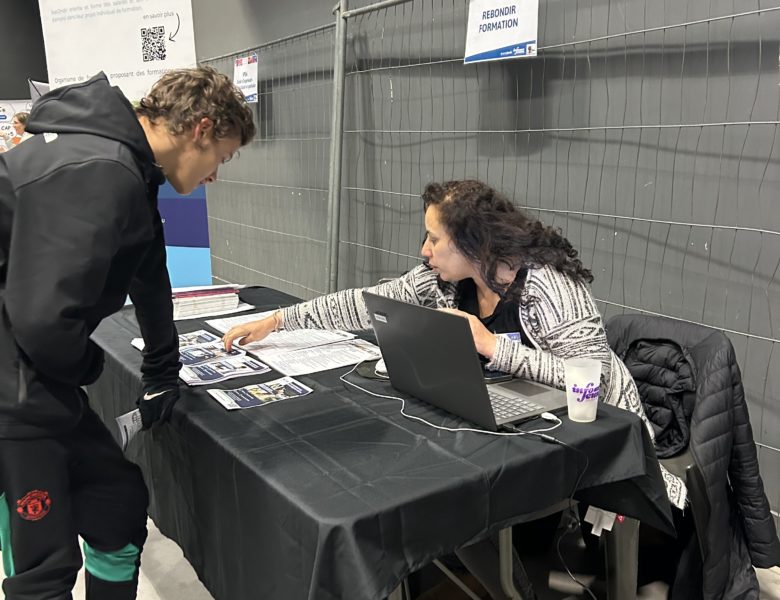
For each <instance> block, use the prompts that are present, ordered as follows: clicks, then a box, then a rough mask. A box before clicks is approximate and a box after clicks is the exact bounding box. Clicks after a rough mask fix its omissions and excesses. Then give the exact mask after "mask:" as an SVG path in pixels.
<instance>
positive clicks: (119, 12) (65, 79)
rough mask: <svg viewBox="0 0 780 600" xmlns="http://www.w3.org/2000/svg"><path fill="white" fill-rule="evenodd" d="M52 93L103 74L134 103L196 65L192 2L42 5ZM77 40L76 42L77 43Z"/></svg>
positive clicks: (56, 1)
mask: <svg viewBox="0 0 780 600" xmlns="http://www.w3.org/2000/svg"><path fill="white" fill-rule="evenodd" d="M39 5H40V11H41V24H42V26H43V37H44V42H45V46H46V64H47V67H48V71H49V83H50V84H51V87H52V89H53V88H57V87H61V86H63V85H69V84H72V83H78V82H81V81H85V80H86V79H89V78H90V77H92V76H93V75H95V74H96V73H98V72H100V71H103V72H104V73H105V74H106V75H107V76H108V79H109V80H110V81H111V84H112V85H115V86H118V87H119V88H120V89H121V90H122V92H123V93H124V95H125V96H127V97H128V99H130V100H140V99H141V98H143V96H144V95H145V94H146V92H147V91H148V90H149V89H150V88H151V87H152V85H153V84H154V82H155V81H157V80H158V79H159V78H160V77H161V76H162V75H163V74H164V73H166V72H167V71H170V70H171V69H179V68H182V67H192V66H195V64H196V62H197V61H196V56H195V34H194V31H193V26H192V4H191V0H107V1H101V2H82V1H78V0H39ZM74 40H75V41H74Z"/></svg>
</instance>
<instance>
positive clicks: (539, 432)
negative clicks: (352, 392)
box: [339, 362, 563, 443]
mask: <svg viewBox="0 0 780 600" xmlns="http://www.w3.org/2000/svg"><path fill="white" fill-rule="evenodd" d="M361 364H363V363H362V362H359V363H358V364H356V365H355V366H354V367H352V368H351V369H350V370H349V371H347V372H346V373H344V374H343V375H341V376H340V377H339V379H340V380H341V381H342V382H343V383H345V384H347V385H350V386H352V387H353V388H356V389H358V390H360V391H361V392H363V393H365V394H368V395H369V396H374V397H376V398H386V399H387V400H398V401H399V402H400V403H401V414H402V415H403V416H404V417H406V418H407V419H410V420H412V421H419V422H420V423H422V424H424V425H427V426H428V427H433V428H434V429H440V430H442V431H450V432H453V433H457V432H459V431H470V432H472V433H482V434H484V435H494V436H501V437H517V436H521V435H533V436H537V437H539V438H541V439H542V440H544V441H546V442H550V443H558V440H557V439H556V438H554V437H552V436H551V435H547V433H546V432H548V431H553V430H554V429H558V427H560V426H561V425H562V424H563V421H561V420H560V419H559V418H558V417H557V416H556V415H554V414H553V413H549V412H545V413H542V414H541V415H539V416H540V417H541V418H542V419H544V420H545V421H547V422H551V423H553V425H552V426H551V427H546V428H544V429H534V430H531V431H525V430H523V429H517V428H516V427H513V426H511V425H503V427H505V428H508V429H510V430H511V431H508V432H506V431H486V430H484V429H475V428H472V427H444V426H443V425H435V424H434V423H431V422H430V421H426V420H425V419H423V418H422V417H418V416H415V415H410V414H409V413H407V412H406V400H404V399H403V398H399V397H398V396H390V395H389V394H379V393H377V392H372V391H371V390H367V389H366V388H364V387H362V386H360V385H358V384H357V383H353V382H351V381H349V380H348V379H347V376H348V375H351V374H352V373H353V372H354V371H355V369H357V368H358V367H359V366H360V365H361Z"/></svg>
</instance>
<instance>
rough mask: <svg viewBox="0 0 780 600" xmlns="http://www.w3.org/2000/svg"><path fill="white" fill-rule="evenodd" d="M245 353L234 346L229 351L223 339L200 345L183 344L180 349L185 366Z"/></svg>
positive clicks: (182, 362)
mask: <svg viewBox="0 0 780 600" xmlns="http://www.w3.org/2000/svg"><path fill="white" fill-rule="evenodd" d="M243 354H244V351H243V350H239V349H238V348H232V349H231V350H229V351H228V350H225V346H224V345H223V344H222V341H221V340H218V341H216V342H211V343H208V344H200V345H199V346H183V347H182V348H181V349H180V350H179V356H180V359H181V364H183V365H184V366H185V367H192V366H195V365H200V364H203V363H206V362H211V361H213V360H218V359H223V358H228V357H230V356H241V355H243Z"/></svg>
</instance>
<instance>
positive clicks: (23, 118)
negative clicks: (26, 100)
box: [8, 112, 32, 148]
mask: <svg viewBox="0 0 780 600" xmlns="http://www.w3.org/2000/svg"><path fill="white" fill-rule="evenodd" d="M29 116H30V113H26V112H18V113H16V114H15V115H14V118H13V120H12V121H11V124H12V125H13V127H14V132H15V133H16V135H14V136H12V137H11V138H10V139H9V140H8V147H9V148H13V147H14V146H18V145H19V144H21V143H22V142H23V141H25V140H29V139H30V138H31V137H32V133H28V132H27V118H28V117H29Z"/></svg>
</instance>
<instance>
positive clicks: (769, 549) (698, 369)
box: [607, 315, 780, 600]
mask: <svg viewBox="0 0 780 600" xmlns="http://www.w3.org/2000/svg"><path fill="white" fill-rule="evenodd" d="M607 338H608V340H609V344H610V346H611V347H612V349H613V350H614V351H615V353H616V354H617V355H618V356H619V357H620V358H621V359H622V360H624V361H625V362H626V366H628V367H629V371H631V374H632V376H633V377H634V379H635V380H636V382H637V385H638V387H639V389H640V394H641V395H642V401H643V402H644V403H645V409H646V411H647V416H648V418H649V419H650V420H651V421H654V418H655V422H654V427H656V433H659V432H660V435H659V438H660V441H659V443H660V445H661V448H660V451H661V453H663V452H664V451H665V452H667V455H671V454H673V453H676V452H679V451H681V450H684V449H685V445H686V444H687V439H688V438H689V439H690V445H689V450H690V452H691V454H692V456H693V460H694V462H695V465H696V466H697V467H698V469H699V471H700V473H701V475H702V477H703V483H704V485H703V489H704V491H705V493H706V496H707V500H708V501H709V515H708V521H707V526H706V531H705V532H703V533H704V535H699V539H700V543H701V545H702V548H701V554H702V560H703V572H702V587H703V589H702V592H703V594H702V596H703V598H705V599H707V600H709V599H718V600H720V599H736V598H740V599H742V598H744V599H753V598H755V599H758V583H757V580H756V577H755V572H754V571H753V569H752V568H751V563H752V565H754V566H756V567H761V568H769V567H772V566H776V565H780V541H779V540H778V538H777V532H776V530H775V525H774V521H773V520H772V515H771V513H770V511H769V503H768V501H767V498H766V494H765V493H764V483H763V481H762V479H761V475H760V474H759V470H758V458H757V455H756V447H755V443H754V441H753V430H752V428H751V426H750V420H749V415H748V409H747V404H746V402H745V393H744V390H743V388H742V378H741V374H740V370H739V366H738V365H737V361H736V356H735V354H734V348H733V346H732V345H731V342H730V341H729V339H728V338H727V337H726V336H725V335H724V334H723V333H721V332H719V331H716V330H713V329H710V328H707V327H703V326H700V325H695V324H690V323H685V322H680V321H674V320H671V319H667V318H664V317H652V316H644V315H620V316H617V317H613V318H612V319H610V321H609V322H608V324H607ZM643 388H644V389H643Z"/></svg>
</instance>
